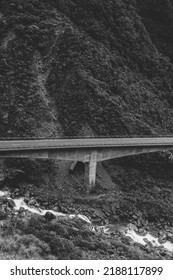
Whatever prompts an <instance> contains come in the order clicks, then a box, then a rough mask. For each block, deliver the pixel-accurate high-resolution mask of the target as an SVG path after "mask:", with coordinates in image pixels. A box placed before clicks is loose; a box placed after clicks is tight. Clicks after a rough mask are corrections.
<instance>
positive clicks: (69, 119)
mask: <svg viewBox="0 0 173 280" xmlns="http://www.w3.org/2000/svg"><path fill="white" fill-rule="evenodd" d="M163 6H164V9H163ZM172 7H173V4H172V2H171V1H168V0H167V1H164V3H163V1H160V2H158V1H157V2H156V1H155V2H154V1H142V3H141V1H127V0H122V1H118V0H114V1H111V0H109V1H103V0H102V1H86V0H84V1H77V0H73V1H72V0H69V1H53V0H52V1H46V0H44V1H36V0H32V1H20V0H8V1H3V0H2V1H1V3H0V11H1V14H0V31H1V38H0V49H1V53H0V69H1V70H0V74H1V78H0V82H1V84H0V87H1V104H0V127H1V136H26V135H27V136H29V135H30V136H34V135H37V136H43V137H44V136H62V135H66V136H70V135H73V136H77V135H96V134H99V135H127V134H128V135H130V134H131V135H134V134H138V135H151V134H171V133H172V131H173V126H172V120H173V109H172V106H173V100H172V96H173V94H172V87H173V66H172V61H171V58H172V54H171V46H172V45H171V44H172V42H171V40H172V39H171V37H170V36H169V34H171V30H172V25H171V24H172V20H173V17H172ZM148 11H150V12H148ZM167 14H168V15H167ZM140 15H141V17H140ZM153 15H154V16H153ZM168 24H169V28H168ZM164 30H166V33H165V32H164ZM159 38H161V40H160V39H159ZM164 46H166V47H164Z"/></svg>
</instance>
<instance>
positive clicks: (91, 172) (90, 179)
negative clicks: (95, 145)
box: [84, 151, 97, 193]
mask: <svg viewBox="0 0 173 280" xmlns="http://www.w3.org/2000/svg"><path fill="white" fill-rule="evenodd" d="M96 167H97V152H96V151H93V152H91V155H90V159H89V162H85V177H84V182H85V184H86V186H87V192H88V193H90V191H91V190H92V189H93V188H94V187H95V182H96Z"/></svg>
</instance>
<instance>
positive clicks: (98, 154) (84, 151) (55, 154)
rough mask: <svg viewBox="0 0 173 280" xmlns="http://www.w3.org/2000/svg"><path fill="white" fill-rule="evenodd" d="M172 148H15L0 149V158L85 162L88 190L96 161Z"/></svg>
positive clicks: (90, 187) (92, 182)
mask: <svg viewBox="0 0 173 280" xmlns="http://www.w3.org/2000/svg"><path fill="white" fill-rule="evenodd" d="M167 150H173V146H152V147H148V146H146V147H140V146H139V147H138V146H136V147H130V146H129V147H106V148H100V147H99V148H96V149H95V148H78V149H52V150H51V149H49V150H44V149H43V150H16V151H0V157H1V158H31V159H32V158H33V159H53V160H67V161H74V162H77V161H81V162H84V163H85V179H84V181H85V184H86V185H87V186H88V192H89V191H90V190H91V189H92V188H93V187H94V185H95V180H96V166H97V162H98V161H104V160H109V159H113V158H120V157H125V156H132V155H138V154H144V153H153V152H158V151H167Z"/></svg>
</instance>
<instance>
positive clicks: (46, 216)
mask: <svg viewBox="0 0 173 280" xmlns="http://www.w3.org/2000/svg"><path fill="white" fill-rule="evenodd" d="M44 217H45V218H46V219H47V220H49V221H52V220H53V219H56V216H55V215H54V214H53V213H52V212H49V211H47V212H46V214H45V215H44Z"/></svg>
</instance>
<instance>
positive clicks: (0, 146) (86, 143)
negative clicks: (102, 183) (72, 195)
mask: <svg viewBox="0 0 173 280" xmlns="http://www.w3.org/2000/svg"><path fill="white" fill-rule="evenodd" d="M129 146H131V147H132V146H133V147H140V146H141V147H146V146H148V147H151V146H173V137H160V138H154V137H152V138H90V139H52V140H50V139H47V140H46V139H44V140H14V141H12V140H10V141H9V140H8V141H0V151H16V150H35V149H37V150H43V149H57V148H59V149H63V148H64V149H65V148H66V149H67V148H82V147H83V148H84V147H88V148H92V147H129Z"/></svg>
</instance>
